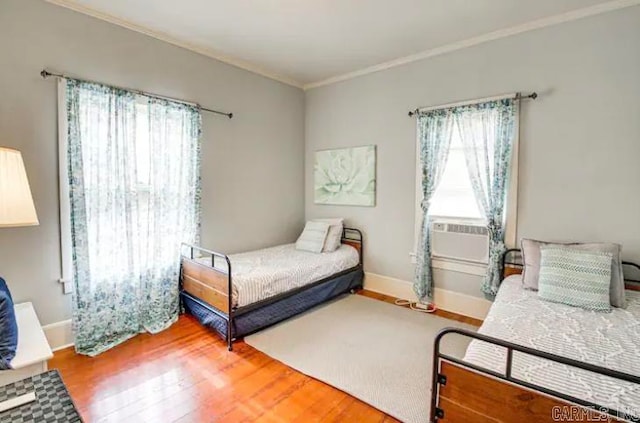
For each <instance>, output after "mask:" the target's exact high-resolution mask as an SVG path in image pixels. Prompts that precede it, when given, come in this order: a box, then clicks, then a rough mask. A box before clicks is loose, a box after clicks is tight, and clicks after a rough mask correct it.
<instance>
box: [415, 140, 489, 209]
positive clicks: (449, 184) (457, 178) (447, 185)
mask: <svg viewBox="0 0 640 423" xmlns="http://www.w3.org/2000/svg"><path fill="white" fill-rule="evenodd" d="M418 170H419V169H418ZM429 216H433V217H449V218H456V219H473V220H483V218H482V212H481V211H480V208H479V207H478V204H477V202H476V197H475V194H474V193H473V188H472V187H471V181H470V180H469V174H468V171H467V163H466V161H465V158H464V150H463V146H462V140H461V139H460V134H459V132H458V129H457V128H454V130H453V134H452V138H451V146H450V147H449V159H448V160H447V166H446V168H445V170H444V174H443V175H442V180H441V181H440V185H439V186H438V188H437V189H436V192H435V194H434V195H433V199H432V201H431V206H430V207H429Z"/></svg>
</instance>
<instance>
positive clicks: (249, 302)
mask: <svg viewBox="0 0 640 423" xmlns="http://www.w3.org/2000/svg"><path fill="white" fill-rule="evenodd" d="M185 247H186V248H185V250H186V255H183V256H182V260H181V272H180V273H181V299H182V303H183V306H184V308H185V310H186V311H187V312H189V313H191V314H193V315H194V316H195V317H196V318H197V319H198V320H199V321H200V322H201V323H202V324H204V325H205V326H208V327H210V328H211V329H213V330H215V331H217V332H218V333H220V334H221V335H222V336H223V337H225V338H226V339H227V343H228V346H229V349H231V347H232V342H233V340H234V339H237V338H240V337H243V336H246V335H248V334H250V333H253V332H256V331H258V330H260V329H263V328H265V327H267V326H270V325H272V324H275V323H277V322H280V321H282V320H284V319H286V318H289V317H291V316H294V315H296V314H298V313H301V312H303V311H306V310H308V309H310V308H311V307H314V306H315V305H318V304H320V303H322V302H325V301H328V300H330V299H332V298H334V297H336V296H338V295H340V294H343V293H346V292H349V291H353V290H356V289H359V288H361V287H362V283H363V278H364V273H363V271H362V234H361V232H360V231H358V230H357V229H350V228H345V229H344V231H343V235H342V243H341V245H340V247H339V248H338V249H337V250H335V251H333V252H327V253H311V252H306V251H300V250H297V249H296V248H295V245H294V244H287V245H281V246H277V247H272V248H266V249H262V250H257V251H252V252H246V253H240V254H231V255H224V254H221V253H217V252H214V251H210V250H205V249H202V248H200V247H194V246H185Z"/></svg>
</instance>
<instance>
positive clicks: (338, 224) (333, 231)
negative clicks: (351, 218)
mask: <svg viewBox="0 0 640 423" xmlns="http://www.w3.org/2000/svg"><path fill="white" fill-rule="evenodd" d="M343 220H344V219H342V218H335V219H313V220H312V222H324V223H328V224H329V233H328V234H327V239H325V241H324V247H322V252H323V253H330V252H332V251H335V250H337V249H338V248H339V247H340V243H341V241H342V230H343V225H342V222H343Z"/></svg>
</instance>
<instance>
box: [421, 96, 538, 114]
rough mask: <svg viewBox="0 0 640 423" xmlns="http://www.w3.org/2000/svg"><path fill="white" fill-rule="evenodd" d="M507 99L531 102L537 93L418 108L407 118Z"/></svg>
mask: <svg viewBox="0 0 640 423" xmlns="http://www.w3.org/2000/svg"><path fill="white" fill-rule="evenodd" d="M507 98H513V99H516V100H525V99H528V98H530V99H531V100H535V99H536V98H538V93H536V92H533V93H531V94H527V95H522V94H520V93H516V94H515V95H509V96H502V97H488V98H482V99H478V100H471V101H463V102H460V103H451V104H443V105H442V106H427V107H420V108H418V109H415V110H411V111H409V117H412V116H414V115H417V114H419V113H420V112H421V111H426V110H437V109H447V108H450V107H458V106H466V105H470V104H479V103H484V102H485V101H494V100H501V99H507Z"/></svg>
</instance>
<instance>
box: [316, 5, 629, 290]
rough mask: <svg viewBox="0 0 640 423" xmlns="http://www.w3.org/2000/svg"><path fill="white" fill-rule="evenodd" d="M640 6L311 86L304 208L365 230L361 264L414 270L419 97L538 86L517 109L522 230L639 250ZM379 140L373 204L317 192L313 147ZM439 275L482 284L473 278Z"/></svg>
mask: <svg viewBox="0 0 640 423" xmlns="http://www.w3.org/2000/svg"><path fill="white" fill-rule="evenodd" d="M639 40H640V7H632V8H629V9H625V10H621V11H617V12H613V13H609V14H605V15H600V16H597V17H592V18H587V19H584V20H580V21H575V22H571V23H566V24H562V25H558V26H554V27H548V28H545V29H541V30H537V31H534V32H528V33H524V34H520V35H517V36H514V37H509V38H504V39H501V40H497V41H493V42H490V43H486V44H482V45H478V46H475V47H472V48H468V49H464V50H459V51H456V52H453V53H449V54H446V55H442V56H437V57H433V58H430V59H426V60H423V61H420V62H415V63H412V64H408V65H404V66H401V67H396V68H392V69H389V70H386V71H381V72H378V73H374V74H370V75H366V76H362V77H359V78H355V79H351V80H348V81H345V82H340V83H336V84H333V85H330V86H325V87H321V88H316V89H313V90H310V91H307V93H306V114H305V119H306V126H305V132H306V136H305V140H306V166H305V169H306V170H305V172H306V177H305V179H306V190H305V192H306V201H305V203H306V217H307V219H309V218H313V217H318V216H344V217H346V218H347V220H348V223H349V224H351V225H353V226H356V227H360V228H362V229H363V230H364V232H365V235H366V244H365V251H366V257H365V267H366V268H367V270H368V271H370V272H374V273H377V274H381V275H386V276H390V277H394V278H398V279H402V280H412V279H413V273H414V267H413V266H412V265H411V264H410V258H409V252H410V251H411V250H412V249H413V241H414V240H413V238H414V234H413V230H414V192H415V173H414V172H415V138H416V131H415V126H416V125H415V120H414V119H410V118H408V117H407V111H408V110H410V109H414V108H416V107H419V106H427V105H438V104H445V103H450V102H454V101H460V100H466V99H474V98H482V97H487V96H494V95H498V94H504V93H509V92H514V91H523V92H530V91H537V92H538V93H539V94H540V97H539V98H538V100H536V101H535V102H525V103H524V104H523V106H522V114H521V137H520V143H521V144H520V185H519V208H518V226H517V229H518V231H517V232H518V237H519V238H520V237H523V236H525V237H534V238H539V239H549V240H582V241H613V242H619V243H621V244H623V247H624V254H623V256H624V257H625V258H626V259H633V260H635V261H637V262H640V195H639V193H640V190H639V186H640V48H639V47H638V41H639ZM365 144H376V145H377V146H378V164H377V166H378V168H377V177H378V192H377V202H376V203H377V205H376V207H373V208H359V207H333V206H320V205H315V204H314V202H313V160H314V151H316V150H322V149H327V148H338V147H345V146H358V145H365ZM435 282H436V286H439V287H442V288H445V289H450V290H453V291H458V292H463V293H467V294H470V295H475V296H481V293H480V290H479V285H480V278H478V277H475V276H470V275H463V274H459V273H451V272H446V271H436V275H435Z"/></svg>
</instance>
